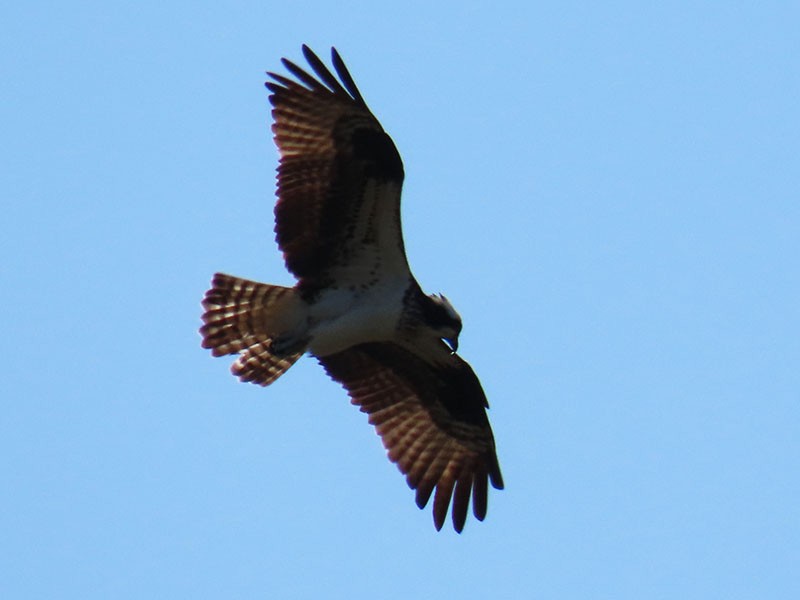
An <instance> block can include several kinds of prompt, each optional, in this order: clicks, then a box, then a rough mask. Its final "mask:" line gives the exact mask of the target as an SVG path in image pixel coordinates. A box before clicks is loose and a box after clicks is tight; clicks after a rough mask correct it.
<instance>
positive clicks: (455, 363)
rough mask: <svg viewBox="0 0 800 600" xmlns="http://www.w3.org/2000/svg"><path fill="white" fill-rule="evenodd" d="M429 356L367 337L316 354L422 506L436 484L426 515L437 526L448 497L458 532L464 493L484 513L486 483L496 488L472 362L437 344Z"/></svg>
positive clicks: (491, 442)
mask: <svg viewBox="0 0 800 600" xmlns="http://www.w3.org/2000/svg"><path fill="white" fill-rule="evenodd" d="M437 359H439V360H437V361H436V362H430V361H429V360H425V359H423V358H422V357H421V356H419V355H417V354H415V353H414V352H412V351H410V350H408V349H405V348H403V347H401V346H399V345H397V344H392V343H369V344H361V345H359V346H354V347H353V348H350V349H348V350H345V351H343V352H340V353H338V354H333V355H329V356H324V357H320V358H319V361H320V363H321V364H322V365H323V366H324V367H325V370H326V371H327V372H328V374H329V375H330V376H331V377H332V378H333V379H335V380H336V381H338V382H340V383H341V384H342V385H343V386H344V387H345V388H346V389H347V391H348V393H349V394H350V397H351V399H352V402H353V404H355V405H357V406H359V407H360V408H361V411H362V412H366V413H367V414H368V415H369V422H370V423H371V424H372V425H374V426H375V429H376V431H377V433H378V434H379V435H380V436H381V439H382V441H383V445H384V446H385V447H386V450H387V452H388V456H389V459H390V460H391V461H392V462H394V463H396V464H397V466H398V467H399V468H400V471H401V472H402V473H403V474H405V475H406V481H407V482H408V485H409V487H411V488H412V489H415V490H416V491H417V495H416V501H417V505H418V506H419V507H420V508H424V507H425V505H426V504H427V503H428V500H429V499H430V497H431V494H432V493H433V490H434V489H435V490H436V494H435V496H434V500H433V519H434V524H435V525H436V528H437V529H441V527H442V524H443V523H444V520H445V518H446V516H447V511H448V507H449V505H450V501H451V498H452V504H453V508H452V518H453V526H454V528H455V529H456V531H459V532H460V531H461V530H462V528H463V527H464V522H465V521H466V518H467V510H468V508H469V503H470V496H471V497H472V511H473V514H474V515H475V517H476V518H478V519H479V520H483V518H484V517H485V516H486V508H487V495H488V482H489V481H491V483H492V485H493V486H494V487H495V488H497V489H502V488H503V477H502V475H501V474H500V466H499V464H498V462H497V454H496V452H495V445H494V437H493V435H492V429H491V427H490V426H489V420H488V418H487V416H486V407H487V406H488V404H487V402H486V396H485V395H484V393H483V389H482V388H481V384H480V382H479V381H478V378H477V377H476V376H475V373H474V372H473V370H472V368H471V367H470V366H469V364H467V363H466V362H465V361H464V360H462V359H461V358H460V357H459V356H458V355H456V354H451V353H450V351H449V349H448V348H447V347H446V346H445V345H444V344H441V355H440V356H438V357H437Z"/></svg>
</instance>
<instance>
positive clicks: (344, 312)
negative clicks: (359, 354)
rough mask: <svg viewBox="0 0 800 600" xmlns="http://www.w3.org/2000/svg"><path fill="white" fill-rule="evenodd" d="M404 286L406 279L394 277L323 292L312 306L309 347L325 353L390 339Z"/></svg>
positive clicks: (322, 354)
mask: <svg viewBox="0 0 800 600" xmlns="http://www.w3.org/2000/svg"><path fill="white" fill-rule="evenodd" d="M407 287H408V280H407V279H400V278H397V279H391V280H388V281H382V282H380V283H379V284H378V285H376V286H374V287H371V288H369V289H367V290H364V291H359V292H352V291H349V290H342V289H331V290H328V291H325V292H323V293H322V296H321V297H320V298H319V300H318V301H317V302H316V303H315V304H314V305H313V306H312V307H311V312H310V323H309V325H310V328H309V333H310V334H311V342H310V344H309V350H310V351H311V353H312V354H315V355H316V356H326V355H329V354H335V353H336V352H341V351H342V350H345V349H347V348H349V347H351V346H355V345H357V344H363V343H366V342H379V341H387V340H391V339H393V338H394V336H395V331H396V329H397V323H398V320H399V319H400V315H401V313H402V310H403V296H404V294H405V291H406V288H407Z"/></svg>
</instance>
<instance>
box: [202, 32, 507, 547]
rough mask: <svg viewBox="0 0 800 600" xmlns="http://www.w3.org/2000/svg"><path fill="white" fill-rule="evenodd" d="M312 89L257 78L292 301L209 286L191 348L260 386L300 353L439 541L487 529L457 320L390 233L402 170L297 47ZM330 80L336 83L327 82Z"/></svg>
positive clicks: (477, 433) (490, 443)
mask: <svg viewBox="0 0 800 600" xmlns="http://www.w3.org/2000/svg"><path fill="white" fill-rule="evenodd" d="M303 55H304V56H305V58H306V60H307V61H308V64H309V65H310V67H311V70H313V72H314V73H315V74H316V76H314V75H312V74H310V73H309V72H308V71H306V70H304V69H302V68H301V67H299V66H297V65H296V64H295V63H293V62H291V61H289V60H287V59H283V61H282V62H283V65H284V66H285V68H286V69H287V70H288V71H289V73H290V74H291V76H292V77H287V76H284V75H279V74H275V73H268V75H269V77H270V78H271V81H268V82H267V83H266V87H267V88H268V90H269V91H270V96H269V100H270V103H271V104H272V117H273V119H274V124H273V126H272V131H273V133H274V135H275V142H276V144H277V146H278V150H279V153H280V163H279V166H278V177H277V179H278V185H277V196H278V201H277V204H276V206H275V234H276V241H277V243H278V246H279V248H280V249H281V251H282V252H283V256H284V260H285V262H286V267H287V268H288V269H289V271H290V272H291V273H292V274H293V275H294V276H295V278H296V279H297V283H296V285H295V286H294V287H291V288H289V287H282V286H277V285H270V284H266V283H257V282H255V281H250V280H247V279H241V278H239V277H233V276H231V275H225V274H222V273H217V274H216V275H214V278H213V281H212V286H211V289H209V290H208V291H207V292H206V295H205V298H204V299H203V308H204V310H205V312H204V314H203V326H202V327H201V329H200V333H201V335H202V338H203V341H202V345H203V347H204V348H208V349H210V350H211V353H212V354H213V355H214V356H224V355H228V354H238V358H237V359H236V361H235V362H234V363H233V366H232V368H231V371H232V372H233V374H234V375H236V376H237V377H239V379H241V380H242V381H249V382H252V383H256V384H259V385H262V386H267V385H269V384H270V383H272V382H273V381H275V380H276V379H278V377H280V376H281V375H282V374H283V373H284V372H285V371H286V370H287V369H288V368H289V367H291V366H292V364H294V362H295V361H296V360H297V359H298V358H300V356H302V355H303V354H305V353H309V354H311V355H312V356H314V357H315V358H316V359H317V360H318V361H319V362H320V364H321V365H322V366H323V367H324V368H325V370H326V371H327V373H328V375H330V377H331V378H333V379H334V380H335V381H337V382H339V383H340V384H342V386H344V388H345V389H346V390H347V392H348V394H349V395H350V398H351V402H352V404H355V405H356V406H358V407H359V408H360V409H361V411H362V412H365V413H367V415H368V418H369V422H370V423H371V424H372V425H373V426H374V427H375V429H376V431H377V433H378V435H380V437H381V439H382V441H383V445H384V446H385V448H386V450H387V454H388V457H389V460H391V461H392V462H394V463H396V464H397V466H398V467H399V469H400V471H401V472H402V473H403V474H404V475H405V476H406V481H407V482H408V485H409V486H410V487H411V488H412V489H414V490H416V503H417V505H418V506H419V507H420V508H424V507H425V506H426V505H427V504H428V501H429V500H430V498H431V495H433V521H434V525H435V526H436V529H437V530H439V529H441V528H442V525H443V524H444V521H445V519H446V517H447V513H448V509H449V508H450V505H451V504H452V510H451V513H452V521H453V527H454V528H455V530H456V531H458V532H460V531H461V530H462V529H463V527H464V523H465V521H466V518H467V512H468V509H469V505H470V498H471V499H472V512H473V514H474V515H475V517H476V518H477V519H479V520H483V519H484V517H485V516H486V507H487V495H488V484H489V482H491V484H492V486H493V487H495V488H496V489H502V488H503V477H502V475H501V473H500V466H499V464H498V461H497V454H496V451H495V443H494V436H493V435H492V429H491V427H490V425H489V420H488V418H487V415H486V408H488V403H487V401H486V395H485V394H484V392H483V389H482V387H481V384H480V382H479V381H478V378H477V377H476V375H475V373H474V372H473V370H472V368H471V367H470V366H469V364H468V363H467V362H466V361H464V360H463V359H462V358H461V357H460V356H459V355H458V354H457V353H456V351H457V349H458V336H459V333H460V332H461V318H460V317H459V315H458V313H457V312H456V311H455V309H454V308H453V306H452V305H451V304H450V302H449V301H448V300H447V298H445V297H444V296H442V295H427V294H425V293H424V292H423V291H422V289H421V288H420V286H419V284H418V283H417V281H416V279H415V278H414V276H413V275H412V274H411V270H410V268H409V266H408V261H407V260H406V255H405V249H404V245H403V235H402V231H401V227H400V191H401V188H402V184H403V174H404V173H403V163H402V160H401V159H400V155H399V154H398V152H397V148H395V145H394V143H393V142H392V139H391V138H390V137H389V136H388V135H387V134H386V133H385V132H384V130H383V128H382V127H381V125H380V123H379V122H378V120H377V119H376V118H375V116H374V115H373V114H372V112H370V110H369V108H368V107H367V105H366V103H365V102H364V98H363V97H362V96H361V93H360V92H359V91H358V88H357V87H356V84H355V82H354V81H353V78H352V77H351V76H350V73H349V72H348V70H347V67H345V65H344V62H343V61H342V59H341V57H340V56H339V53H338V52H337V51H336V50H335V49H332V50H331V55H332V62H333V67H334V70H335V71H336V75H334V74H333V73H332V72H331V71H330V70H329V69H328V67H326V66H325V64H324V63H323V62H322V60H320V59H319V57H317V55H316V54H314V53H313V52H312V51H311V50H310V49H309V48H308V47H307V46H303ZM337 75H338V77H337Z"/></svg>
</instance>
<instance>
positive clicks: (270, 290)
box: [200, 273, 304, 386]
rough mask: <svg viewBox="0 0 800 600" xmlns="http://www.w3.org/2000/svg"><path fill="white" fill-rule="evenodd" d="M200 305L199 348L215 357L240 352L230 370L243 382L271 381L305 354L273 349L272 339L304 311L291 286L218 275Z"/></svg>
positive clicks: (222, 274) (294, 324)
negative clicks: (200, 344) (201, 315)
mask: <svg viewBox="0 0 800 600" xmlns="http://www.w3.org/2000/svg"><path fill="white" fill-rule="evenodd" d="M203 308H204V309H205V312H204V313H203V323H204V324H203V326H202V327H201V328H200V334H201V335H202V336H203V342H202V346H203V348H208V349H209V350H211V353H212V354H213V355H214V356H224V355H226V354H237V353H238V354H240V356H239V358H238V359H237V360H236V362H234V363H233V366H232V367H231V371H232V372H233V374H234V375H236V376H237V377H238V378H239V379H241V380H242V381H251V382H253V383H257V384H259V385H264V386H266V385H269V384H270V383H272V382H273V381H275V380H276V379H278V377H280V376H281V375H283V373H285V372H286V370H287V369H288V368H289V367H291V366H292V365H293V364H294V363H295V361H296V360H297V359H298V358H300V356H302V354H303V351H299V352H295V353H292V354H288V355H285V356H278V355H276V354H273V353H272V351H271V347H272V340H273V338H274V337H275V336H277V335H279V334H280V333H281V332H283V331H286V330H290V329H292V328H294V327H295V326H296V325H297V323H298V322H299V321H300V319H301V318H302V316H303V314H304V311H303V303H302V301H301V300H300V299H299V298H298V297H297V295H296V293H295V290H294V289H292V288H287V287H282V286H279V285H269V284H266V283H257V282H255V281H249V280H247V279H241V278H239V277H232V276H230V275H225V274H224V273H217V274H216V275H214V279H213V280H212V282H211V289H209V290H208V291H207V292H206V295H205V298H203Z"/></svg>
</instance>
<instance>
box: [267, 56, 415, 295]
mask: <svg viewBox="0 0 800 600" xmlns="http://www.w3.org/2000/svg"><path fill="white" fill-rule="evenodd" d="M303 54H304V56H305V58H306V60H307V61H308V63H309V65H310V66H311V68H312V69H313V71H314V72H315V73H316V77H314V76H312V75H310V74H309V73H308V72H306V71H304V70H303V69H301V68H300V67H298V66H297V65H296V64H294V63H292V62H291V61H289V60H287V59H283V64H284V66H285V67H286V68H287V69H288V70H289V72H290V73H291V74H292V75H293V76H294V77H295V79H296V80H295V79H290V78H288V77H284V76H282V75H277V74H275V73H269V76H270V77H271V78H272V79H273V80H274V81H270V82H267V83H266V86H267V88H268V89H269V90H270V91H271V92H272V94H271V95H270V97H269V99H270V102H271V103H272V106H273V110H272V116H273V118H274V120H275V123H274V125H273V127H272V131H273V133H274V134H275V142H276V144H277V146H278V150H279V151H280V155H281V158H280V165H279V166H278V202H277V204H276V206H275V233H276V238H277V241H278V245H279V247H280V249H281V250H282V252H283V254H284V258H285V260H286V266H287V267H288V268H289V270H290V271H292V273H294V274H295V276H296V277H297V278H298V279H300V282H301V287H311V288H316V287H320V286H323V285H330V284H331V283H332V282H335V281H337V280H339V279H346V280H347V281H348V283H349V284H355V285H358V284H360V283H368V282H370V281H373V280H374V279H375V274H376V273H380V274H386V275H388V276H391V275H394V274H405V273H407V272H408V263H407V262H406V257H405V251H404V248H403V237H402V232H401V229H400V191H401V188H402V183H403V163H402V161H401V159H400V155H399V154H398V152H397V149H396V148H395V145H394V143H393V142H392V140H391V138H390V137H389V136H388V135H387V134H386V133H385V132H384V131H383V128H382V127H381V125H380V123H378V120H377V119H376V118H375V117H374V116H373V115H372V113H371V112H370V110H369V108H367V105H366V103H365V102H364V99H363V98H362V97H361V94H360V92H359V91H358V88H357V87H356V85H355V83H354V82H353V78H352V77H351V76H350V73H349V72H348V71H347V68H346V67H345V65H344V63H343V62H342V59H341V57H340V56H339V54H338V52H336V50H335V49H332V58H333V66H334V68H335V70H336V73H337V74H338V78H337V77H336V76H334V75H333V74H332V73H331V72H330V71H329V70H328V68H327V67H326V66H325V65H324V64H323V62H322V61H321V60H320V59H319V58H318V57H317V55H316V54H314V53H313V52H312V51H311V50H310V49H309V48H308V47H307V46H303Z"/></svg>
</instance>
